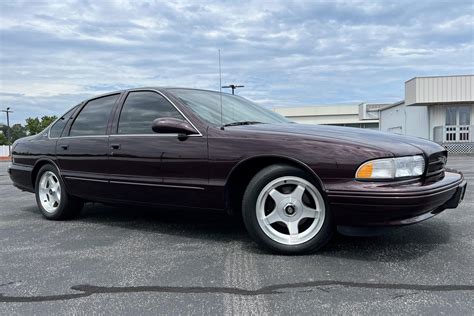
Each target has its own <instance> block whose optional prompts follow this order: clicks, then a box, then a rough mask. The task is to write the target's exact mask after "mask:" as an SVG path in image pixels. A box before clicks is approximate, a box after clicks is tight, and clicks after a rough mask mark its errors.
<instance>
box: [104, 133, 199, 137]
mask: <svg viewBox="0 0 474 316" xmlns="http://www.w3.org/2000/svg"><path fill="white" fill-rule="evenodd" d="M110 136H111V137H118V136H127V137H128V136H140V137H143V136H145V137H178V136H183V137H202V135H198V134H191V135H181V134H176V133H169V134H160V133H154V134H110Z"/></svg>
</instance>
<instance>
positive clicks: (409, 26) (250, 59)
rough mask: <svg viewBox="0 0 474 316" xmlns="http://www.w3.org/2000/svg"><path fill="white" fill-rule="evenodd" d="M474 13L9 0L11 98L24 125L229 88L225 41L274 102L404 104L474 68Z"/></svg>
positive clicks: (243, 74) (417, 5)
mask: <svg viewBox="0 0 474 316" xmlns="http://www.w3.org/2000/svg"><path fill="white" fill-rule="evenodd" d="M470 13H471V14H470ZM472 13H473V6H472V4H470V3H469V2H456V3H451V2H437V3H429V2H426V3H425V2H423V1H421V2H413V1H408V0H407V1H393V2H389V3H386V2H384V3H381V2H374V1H364V0H360V1H335V2H329V1H321V2H314V1H293V2H288V1H281V2H277V1H271V2H270V1H250V2H235V1H234V2H221V1H209V2H199V3H197V2H192V1H153V0H150V1H131V0H129V1H126V0H123V1H108V0H105V1H100V2H99V1H87V0H83V1H80V0H77V1H17V2H7V1H3V2H0V67H1V71H0V104H4V103H8V104H9V105H11V106H12V107H15V109H16V111H15V116H14V119H15V120H17V121H21V120H23V119H24V118H25V117H26V116H30V115H43V114H44V112H48V114H50V113H59V112H63V111H64V110H65V109H66V108H68V107H70V106H72V105H74V104H76V103H77V102H79V101H80V100H81V99H83V98H85V97H88V96H90V95H93V94H99V93H103V92H107V91H111V90H115V89H122V88H127V87H136V86H150V85H178V86H191V87H201V88H212V89H218V76H217V70H218V69H217V49H218V48H221V50H222V57H223V79H224V83H231V82H236V83H242V84H244V85H245V86H246V87H245V88H244V89H241V90H240V91H239V92H238V93H239V94H242V95H244V96H248V97H250V98H252V99H254V100H256V101H258V102H260V103H262V104H264V105H266V106H270V107H271V106H274V105H293V104H294V105H297V104H320V103H328V102H329V103H338V102H342V101H344V102H346V101H356V102H357V101H380V102H387V101H395V100H396V99H398V98H401V97H403V92H402V91H403V82H404V81H405V80H407V79H409V78H410V77H413V76H415V75H416V76H421V75H435V74H436V75H442V74H453V73H456V74H458V73H472V72H473V71H474V47H473V43H474V31H473V19H472ZM0 120H1V118H0Z"/></svg>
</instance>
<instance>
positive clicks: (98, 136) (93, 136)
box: [60, 135, 110, 139]
mask: <svg viewBox="0 0 474 316" xmlns="http://www.w3.org/2000/svg"><path fill="white" fill-rule="evenodd" d="M109 136H110V135H83V136H64V137H60V139H64V138H85V137H92V138H102V137H109Z"/></svg>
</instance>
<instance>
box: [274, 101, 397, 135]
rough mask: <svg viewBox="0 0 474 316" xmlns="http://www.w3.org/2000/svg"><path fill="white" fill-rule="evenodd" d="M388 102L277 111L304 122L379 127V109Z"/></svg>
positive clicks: (291, 118) (278, 109) (316, 106)
mask: <svg viewBox="0 0 474 316" xmlns="http://www.w3.org/2000/svg"><path fill="white" fill-rule="evenodd" d="M387 105H388V104H366V103H361V104H334V105H314V106H304V107H284V108H275V109H273V110H274V111H275V112H277V113H280V114H281V115H283V116H286V117H287V118H289V119H290V120H292V121H294V122H297V123H303V124H323V125H338V126H349V127H361V128H373V129H378V128H379V109H380V108H382V107H384V106H387Z"/></svg>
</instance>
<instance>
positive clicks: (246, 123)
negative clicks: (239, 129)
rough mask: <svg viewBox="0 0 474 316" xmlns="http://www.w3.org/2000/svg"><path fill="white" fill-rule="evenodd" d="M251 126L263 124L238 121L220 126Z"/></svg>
mask: <svg viewBox="0 0 474 316" xmlns="http://www.w3.org/2000/svg"><path fill="white" fill-rule="evenodd" d="M252 124H263V123H262V122H258V121H239V122H232V123H227V124H224V125H222V126H223V127H227V126H238V125H252Z"/></svg>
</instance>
